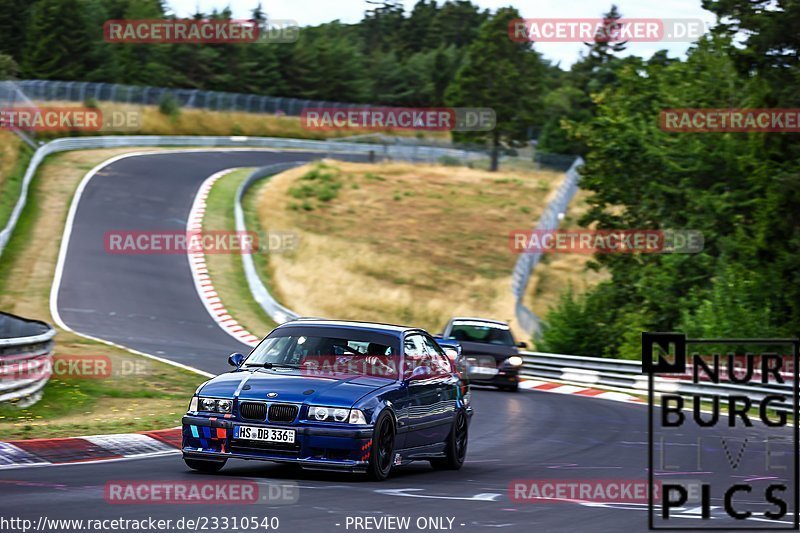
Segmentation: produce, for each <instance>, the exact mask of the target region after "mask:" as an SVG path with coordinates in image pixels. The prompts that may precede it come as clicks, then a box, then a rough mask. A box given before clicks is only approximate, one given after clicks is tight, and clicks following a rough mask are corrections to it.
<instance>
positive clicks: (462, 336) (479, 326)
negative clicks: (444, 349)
mask: <svg viewBox="0 0 800 533" xmlns="http://www.w3.org/2000/svg"><path fill="white" fill-rule="evenodd" d="M448 338H449V339H455V340H457V341H467V342H483V343H487V344H500V345H503V346H514V337H512V336H511V332H510V331H509V329H508V326H504V325H502V324H492V323H490V322H455V323H454V324H453V326H452V327H451V328H450V335H449V336H448Z"/></svg>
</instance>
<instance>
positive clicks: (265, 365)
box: [244, 363, 300, 368]
mask: <svg viewBox="0 0 800 533" xmlns="http://www.w3.org/2000/svg"><path fill="white" fill-rule="evenodd" d="M244 366H252V367H259V368H300V365H290V364H287V363H249V364H246V365H244Z"/></svg>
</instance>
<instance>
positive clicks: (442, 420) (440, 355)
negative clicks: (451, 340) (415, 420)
mask: <svg viewBox="0 0 800 533" xmlns="http://www.w3.org/2000/svg"><path fill="white" fill-rule="evenodd" d="M422 340H423V342H424V343H425V349H426V351H427V353H428V355H429V356H430V358H431V364H432V370H433V372H432V374H433V376H432V377H433V378H434V379H435V380H436V405H435V407H434V417H435V419H436V421H437V422H438V424H437V425H436V426H435V427H436V430H437V437H436V438H437V439H438V442H442V441H444V440H445V439H447V435H448V434H449V433H450V428H451V426H452V422H453V417H454V416H455V409H456V400H457V395H458V378H457V377H456V376H455V375H454V372H453V364H452V363H451V362H450V359H449V358H448V357H447V354H446V353H444V350H442V348H441V346H439V345H438V344H437V343H436V341H435V340H433V338H432V337H430V336H428V335H423V338H422Z"/></svg>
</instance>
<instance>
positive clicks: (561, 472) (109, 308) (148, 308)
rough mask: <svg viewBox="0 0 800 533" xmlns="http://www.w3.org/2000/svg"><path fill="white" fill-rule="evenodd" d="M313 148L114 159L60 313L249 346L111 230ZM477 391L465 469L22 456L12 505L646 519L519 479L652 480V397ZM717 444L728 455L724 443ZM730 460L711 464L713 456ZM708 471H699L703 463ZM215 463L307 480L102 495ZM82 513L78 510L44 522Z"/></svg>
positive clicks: (186, 285) (501, 520) (167, 335)
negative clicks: (238, 498)
mask: <svg viewBox="0 0 800 533" xmlns="http://www.w3.org/2000/svg"><path fill="white" fill-rule="evenodd" d="M314 157H316V156H315V154H310V153H300V152H293V153H275V152H256V151H252V152H251V151H244V152H198V153H165V154H159V155H146V156H138V157H129V158H125V159H121V160H119V161H116V162H114V163H112V164H110V165H108V166H105V167H104V168H102V169H101V170H99V171H98V172H97V174H96V175H95V176H94V177H93V178H92V179H90V180H89V181H88V182H86V183H85V188H84V189H83V194H82V196H81V197H80V198H79V199H77V200H76V202H77V204H76V205H75V206H74V209H73V212H74V217H73V219H72V220H71V224H72V228H71V232H69V234H68V238H69V240H68V242H67V243H66V244H65V246H66V248H65V252H64V253H63V254H62V255H63V272H62V275H63V279H62V283H61V285H60V288H58V290H57V291H56V294H54V296H55V298H56V301H55V302H54V303H55V304H56V305H57V309H58V312H59V314H60V315H61V319H62V320H63V322H64V323H66V324H67V325H68V326H69V327H70V328H72V329H74V330H75V331H77V332H80V333H83V334H86V335H91V336H93V337H97V338H101V339H104V340H107V341H111V342H115V343H118V344H121V345H123V346H127V347H129V348H133V349H136V350H140V351H142V352H147V353H149V354H152V355H156V356H159V357H162V358H165V359H169V360H172V361H176V362H179V363H182V364H186V365H189V366H193V367H197V368H200V369H202V370H205V371H208V372H218V371H222V370H225V369H226V368H225V355H226V354H228V353H229V352H231V351H234V350H242V349H244V348H245V346H244V345H240V344H238V342H237V341H236V340H235V339H233V338H232V337H231V336H230V335H228V334H227V333H225V332H224V331H222V330H221V329H220V328H219V327H218V326H217V325H216V323H215V322H214V321H213V320H212V318H211V317H210V315H209V314H208V312H207V311H206V309H205V308H204V306H203V304H202V302H201V301H200V299H199V297H198V295H197V294H196V292H195V288H194V285H193V281H192V277H191V273H190V270H189V265H188V261H187V259H186V256H185V255H171V256H170V255H163V256H158V255H141V256H131V255H109V254H106V253H105V252H104V246H103V234H104V232H105V231H108V230H115V229H116V230H170V229H172V230H182V229H183V228H185V224H186V218H187V216H188V213H189V210H190V207H191V204H192V200H193V198H194V197H195V195H196V193H197V190H198V188H199V186H200V184H201V183H202V182H203V180H205V179H206V178H207V177H208V176H210V175H212V174H214V173H216V172H218V171H220V170H222V169H225V168H230V167H240V166H260V165H266V164H269V163H275V162H282V161H292V160H308V159H313V158H314ZM201 379H202V378H198V381H200V380H201ZM474 406H475V416H474V418H473V422H472V426H471V428H470V440H469V451H468V455H467V461H466V463H465V465H464V467H463V469H462V470H461V471H459V472H443V471H433V470H431V468H430V467H429V466H428V465H427V464H412V465H410V466H407V467H403V468H399V469H397V470H396V471H395V472H394V473H393V474H392V476H391V477H390V478H389V479H388V480H387V481H385V482H383V483H369V482H364V481H362V480H360V478H357V477H353V476H351V475H346V474H336V473H318V472H304V471H303V472H299V471H297V470H295V469H292V468H289V467H286V466H282V465H274V464H269V463H264V464H261V463H248V462H237V461H229V463H228V466H226V468H225V469H224V470H223V471H222V472H221V473H220V474H219V475H218V476H216V477H213V478H209V477H206V476H202V475H199V474H195V473H192V472H190V471H188V470H187V469H186V467H185V466H184V465H183V462H182V461H181V459H180V456H179V454H175V455H171V456H168V457H159V458H147V459H136V460H125V461H111V462H103V463H93V464H72V465H64V466H51V467H47V468H21V469H15V470H5V471H0V501H2V502H3V509H4V512H3V513H2V514H3V516H4V518H25V519H29V520H32V523H33V524H34V525H36V524H39V523H40V522H39V520H40V519H42V518H41V517H45V518H46V519H47V520H50V519H68V518H76V519H84V520H85V519H117V518H123V519H136V520H143V519H145V520H146V519H148V518H153V519H170V520H173V522H172V524H173V525H172V526H170V527H167V528H162V529H165V530H166V531H179V530H182V531H185V530H187V529H188V528H186V527H184V528H182V529H179V528H177V527H176V526H175V524H176V521H177V520H180V519H181V518H184V519H186V518H191V519H197V518H198V517H205V518H208V519H213V518H215V517H216V518H220V517H228V518H231V517H240V518H241V517H251V516H256V517H264V516H276V517H278V518H279V520H280V527H279V528H278V531H338V530H341V531H351V530H354V528H353V527H352V526H351V527H349V528H348V527H347V523H348V522H347V519H348V517H350V518H352V517H372V519H379V518H380V517H382V516H387V515H392V516H405V517H410V520H411V524H412V525H411V526H410V527H408V528H407V529H405V531H430V530H431V528H426V529H420V528H418V527H417V522H416V521H417V520H418V519H419V518H420V517H423V518H424V517H435V518H439V519H442V520H444V521H443V522H442V527H441V528H440V529H439V530H441V529H444V530H449V531H453V530H455V531H475V532H477V531H494V530H498V531H533V530H536V531H547V532H562V531H563V532H576V531H592V532H619V531H646V530H647V514H646V512H645V511H646V508H645V506H643V505H602V506H597V505H585V504H581V503H575V502H552V501H540V502H539V503H515V502H513V501H512V499H511V498H510V497H509V492H508V489H509V485H510V483H511V482H512V480H514V479H537V480H544V479H563V480H569V481H577V480H581V479H623V480H646V478H647V470H646V464H647V409H646V408H645V407H643V406H641V405H635V404H626V403H617V402H611V401H604V400H597V399H591V398H585V397H579V396H569V395H560V394H550V393H546V392H537V391H532V392H521V393H519V394H509V393H501V392H496V391H492V390H476V391H474ZM708 446H709V448H711V450H710V451H711V452H715V453H717V456H718V457H722V454H721V449H720V447H719V445H718V444H713V443H710V444H709V445H708ZM694 453H695V452H694V450H692V449H690V448H688V447H687V448H686V449H685V450H679V451H678V452H676V455H675V456H673V457H672V459H673V460H675V461H677V460H680V459H683V460H685V461H686V462H689V463H690V462H691V458H692V457H693V455H694ZM720 460H722V461H724V459H720ZM719 467H720V465H719V464H713V463H709V464H707V469H708V470H710V471H714V470H717V469H718V468H719ZM710 475H711V474H710V472H698V473H693V474H692V477H695V478H700V479H708V477H709V476H710ZM209 479H214V480H230V479H240V480H241V479H246V480H256V481H262V482H263V481H268V480H281V481H283V480H285V481H287V482H297V483H298V484H299V486H300V492H299V500H298V501H297V503H295V504H292V505H286V506H268V505H255V506H254V505H210V506H209V505H164V504H161V505H115V504H112V503H109V502H108V501H106V499H105V497H104V488H105V486H106V483H107V482H108V481H165V480H179V481H190V480H193V481H201V480H204V481H207V480H209ZM715 512H716V511H715ZM685 518H687V520H686V522H687V525H688V526H689V527H691V524H692V519H696V518H698V516H697V513H695V514H694V515H692V514H691V512H689V513H688V514H687V516H686V517H685ZM449 519H452V522H450V521H449ZM45 525H46V524H45ZM77 529H78V528H77V527H74V525H73V526H72V527H66V526H64V527H60V528H55V527H46V528H45V529H44V530H47V531H72V530H77ZM375 529H378V530H382V531H387V530H388V529H387V528H385V527H384V528H375ZM84 530H86V529H84ZM191 530H192V531H194V529H191ZM209 530H213V529H209ZM217 530H220V529H217ZM361 530H363V528H362V529H361ZM261 531H264V530H263V529H261Z"/></svg>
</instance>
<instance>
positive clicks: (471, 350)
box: [458, 341, 519, 361]
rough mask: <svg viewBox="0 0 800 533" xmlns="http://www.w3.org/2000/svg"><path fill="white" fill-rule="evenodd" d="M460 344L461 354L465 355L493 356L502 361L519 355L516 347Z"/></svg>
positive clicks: (465, 342)
mask: <svg viewBox="0 0 800 533" xmlns="http://www.w3.org/2000/svg"><path fill="white" fill-rule="evenodd" d="M458 343H459V344H460V345H461V353H462V354H463V355H491V356H493V357H494V358H495V359H497V360H498V361H500V360H502V359H506V358H507V357H511V356H512V355H518V354H519V352H518V351H517V348H516V347H515V346H505V345H502V344H489V343H484V342H469V341H458Z"/></svg>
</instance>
